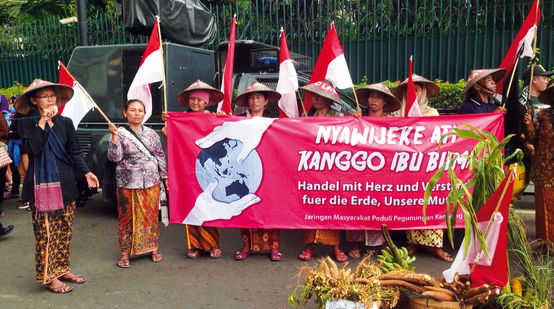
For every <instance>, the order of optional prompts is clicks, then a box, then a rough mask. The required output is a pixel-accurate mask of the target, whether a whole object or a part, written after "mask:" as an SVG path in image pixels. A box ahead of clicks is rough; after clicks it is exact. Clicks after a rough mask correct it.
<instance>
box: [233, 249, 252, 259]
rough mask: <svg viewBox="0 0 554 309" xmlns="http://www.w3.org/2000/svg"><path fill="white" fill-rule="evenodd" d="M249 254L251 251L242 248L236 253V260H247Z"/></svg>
mask: <svg viewBox="0 0 554 309" xmlns="http://www.w3.org/2000/svg"><path fill="white" fill-rule="evenodd" d="M248 255H250V252H249V251H244V250H241V251H239V252H237V253H235V260H237V261H242V260H245V259H246V258H247V257H248Z"/></svg>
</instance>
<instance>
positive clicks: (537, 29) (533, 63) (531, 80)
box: [527, 0, 541, 101]
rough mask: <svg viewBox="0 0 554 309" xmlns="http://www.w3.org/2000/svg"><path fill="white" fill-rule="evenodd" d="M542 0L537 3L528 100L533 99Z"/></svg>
mask: <svg viewBox="0 0 554 309" xmlns="http://www.w3.org/2000/svg"><path fill="white" fill-rule="evenodd" d="M540 4H541V0H537V5H536V7H535V27H536V29H535V38H534V39H533V59H531V74H530V75H529V93H528V95H527V101H529V100H530V99H531V84H532V83H533V74H534V73H535V72H534V71H535V58H536V57H537V32H539V26H538V25H537V20H538V18H539V16H538V14H539V6H540Z"/></svg>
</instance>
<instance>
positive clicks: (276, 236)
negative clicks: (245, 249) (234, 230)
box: [240, 229, 281, 251]
mask: <svg viewBox="0 0 554 309" xmlns="http://www.w3.org/2000/svg"><path fill="white" fill-rule="evenodd" d="M240 234H241V236H242V242H243V243H245V244H248V246H249V247H250V251H265V250H273V249H279V245H280V243H281V230H275V229H241V230H240Z"/></svg>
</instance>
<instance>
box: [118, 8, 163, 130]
mask: <svg viewBox="0 0 554 309" xmlns="http://www.w3.org/2000/svg"><path fill="white" fill-rule="evenodd" d="M159 27H160V20H159V18H158V17H156V22H155V23H154V28H153V29H152V34H151V35H150V40H148V45H146V50H145V51H144V54H143V55H142V60H141V61H140V67H139V69H138V71H137V74H136V75H135V78H134V79H133V82H132V83H131V87H129V91H128V92H127V100H132V99H138V100H141V101H142V103H144V108H145V114H146V115H145V116H144V120H143V122H145V121H146V120H148V118H150V116H151V115H152V94H151V93H150V84H151V83H155V82H163V81H165V76H164V63H163V57H162V44H161V39H160V36H159V30H158V29H159Z"/></svg>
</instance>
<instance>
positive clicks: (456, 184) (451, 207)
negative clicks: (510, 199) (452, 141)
mask: <svg viewBox="0 0 554 309" xmlns="http://www.w3.org/2000/svg"><path fill="white" fill-rule="evenodd" d="M463 125H465V126H466V127H467V128H469V129H461V128H455V129H454V130H453V131H454V132H452V133H447V134H445V135H443V136H442V137H441V140H440V142H439V145H438V148H439V150H440V147H441V146H442V143H443V141H444V140H445V139H446V138H447V137H448V136H450V135H453V136H456V137H459V138H465V139H474V140H476V141H477V144H476V145H475V146H474V148H473V150H472V151H471V153H470V154H469V155H466V154H459V153H449V154H448V160H447V163H446V164H444V165H443V166H441V167H439V169H438V170H437V172H436V173H435V175H433V177H431V179H430V181H429V184H428V186H427V188H426V190H425V195H424V205H423V218H424V223H426V222H425V217H426V213H425V210H426V208H427V205H428V202H429V197H430V196H431V193H432V189H433V187H434V186H435V185H436V184H437V183H438V181H439V180H440V179H441V178H442V177H443V174H444V173H445V172H447V176H448V178H449V179H450V182H451V184H452V189H451V191H450V192H449V194H448V196H447V203H446V208H447V209H446V216H445V221H446V226H447V230H448V238H449V240H450V244H451V245H452V247H454V241H453V230H454V227H455V224H456V214H457V212H458V210H459V209H461V211H462V212H463V213H464V230H465V233H464V234H465V237H466V239H468V241H467V242H465V244H464V255H465V256H467V253H468V250H469V245H470V243H469V239H471V235H472V234H473V236H474V239H475V240H476V242H475V243H474V244H475V246H477V243H478V244H479V246H480V247H481V248H482V249H483V251H484V252H485V254H486V255H487V256H488V257H490V254H489V253H488V250H487V244H486V239H485V236H484V234H483V232H482V231H481V229H480V228H479V225H478V222H477V217H476V212H477V211H478V210H479V208H481V207H482V206H483V205H484V204H485V202H486V201H487V200H488V199H489V198H490V197H491V196H492V194H493V193H494V191H495V190H496V187H497V186H498V184H499V183H500V182H501V181H502V179H503V178H504V176H505V175H504V170H503V164H504V162H505V159H504V156H503V154H502V149H503V148H504V146H505V145H506V144H507V143H508V141H509V140H510V138H511V137H512V136H513V135H508V136H506V137H505V138H504V139H503V140H502V141H501V142H499V141H498V139H497V138H496V136H494V134H492V133H490V132H487V131H485V130H480V129H477V128H475V127H473V126H471V125H469V124H465V123H464V124H463ZM517 153H518V154H519V152H517ZM460 158H461V159H465V160H467V164H468V171H469V173H470V174H472V175H473V177H471V178H470V179H469V180H468V181H466V182H465V183H464V182H463V181H462V180H461V179H459V178H458V176H457V175H456V173H455V171H454V169H453V168H452V165H451V164H449V163H450V162H452V161H454V160H457V159H460ZM470 192H471V193H470Z"/></svg>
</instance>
